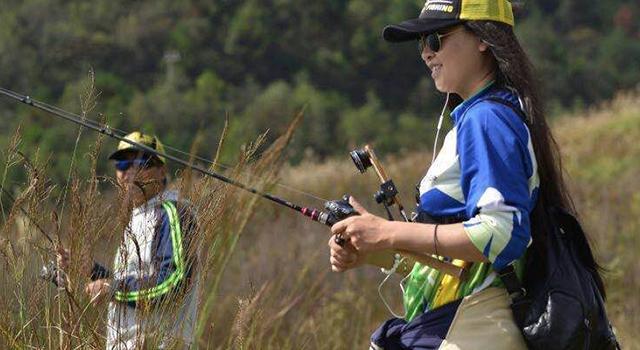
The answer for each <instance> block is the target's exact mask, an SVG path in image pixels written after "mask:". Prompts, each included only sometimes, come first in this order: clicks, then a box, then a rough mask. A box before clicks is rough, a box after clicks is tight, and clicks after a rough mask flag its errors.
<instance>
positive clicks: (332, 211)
mask: <svg viewBox="0 0 640 350" xmlns="http://www.w3.org/2000/svg"><path fill="white" fill-rule="evenodd" d="M349 197H351V196H349V195H348V194H345V195H344V196H342V199H339V200H335V201H328V202H326V203H325V204H324V208H325V209H327V211H328V213H327V214H328V215H327V216H328V218H327V224H328V225H330V226H333V224H335V223H336V222H338V221H342V220H344V219H346V218H348V217H349V216H352V215H358V212H357V211H356V210H355V209H354V208H353V207H352V206H351V204H349ZM334 241H335V242H336V243H337V244H338V245H340V246H343V245H344V243H345V239H344V238H343V237H342V235H336V237H335V238H334Z"/></svg>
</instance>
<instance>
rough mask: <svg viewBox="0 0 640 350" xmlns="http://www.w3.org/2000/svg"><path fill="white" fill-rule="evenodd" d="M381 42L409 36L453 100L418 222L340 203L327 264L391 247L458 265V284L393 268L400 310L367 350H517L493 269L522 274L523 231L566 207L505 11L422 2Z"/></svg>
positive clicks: (502, 1) (419, 269) (488, 2)
mask: <svg viewBox="0 0 640 350" xmlns="http://www.w3.org/2000/svg"><path fill="white" fill-rule="evenodd" d="M383 36H384V38H385V39H386V40H388V41H392V42H399V41H407V40H416V39H417V40H419V42H420V53H421V57H422V59H423V60H424V63H425V64H426V65H427V66H428V68H429V69H430V70H431V77H432V78H433V80H434V82H435V86H436V88H437V89H438V90H439V91H441V92H444V93H447V98H449V94H451V95H452V97H455V98H458V97H459V98H460V99H462V100H463V101H462V103H460V104H459V105H458V106H457V107H456V108H455V109H454V110H453V111H452V112H451V117H452V120H453V124H454V128H453V129H452V130H451V131H450V132H449V133H448V134H447V136H446V138H445V140H444V144H443V146H442V149H441V150H440V152H439V153H438V156H437V158H436V159H435V161H433V163H432V164H431V167H430V168H429V169H428V171H427V173H426V175H425V177H424V178H423V179H422V181H421V183H420V186H419V192H420V193H419V203H418V214H419V215H418V220H417V221H418V222H411V223H406V222H392V221H387V220H384V219H382V218H380V217H377V216H374V215H372V214H369V213H368V212H367V211H366V209H365V208H363V207H362V206H361V205H360V204H358V203H357V202H356V201H355V200H354V199H351V204H352V205H353V206H354V207H355V208H356V209H357V210H358V211H359V212H360V213H361V215H359V216H354V217H351V218H348V219H346V220H344V221H341V222H339V223H337V224H336V225H334V226H333V227H332V229H331V230H332V233H333V234H335V235H341V236H342V237H343V238H344V239H345V240H346V241H347V243H346V244H345V245H343V246H340V245H338V244H336V243H335V240H334V239H332V240H330V241H329V246H330V255H331V257H330V262H331V266H332V269H333V270H334V271H345V270H348V269H351V268H354V267H357V266H360V265H362V264H364V263H368V264H374V265H378V266H385V267H389V266H390V265H392V263H393V262H394V259H393V257H392V256H393V254H392V253H390V252H391V251H393V250H406V251H410V252H421V253H429V254H435V255H438V256H442V257H448V258H451V259H454V262H456V263H458V264H460V265H464V266H465V267H466V268H467V271H468V274H467V277H466V278H465V279H464V280H463V281H459V280H457V279H456V278H453V277H449V276H447V275H444V274H442V273H440V272H439V271H437V270H435V269H432V268H429V267H428V266H423V265H421V264H419V263H416V264H413V263H412V262H409V263H408V264H405V265H404V269H405V270H406V272H408V273H409V276H408V279H407V283H406V288H405V293H404V306H405V311H406V315H405V316H404V318H403V319H398V318H396V319H391V320H389V321H387V322H385V323H384V324H383V325H382V326H381V327H380V328H379V329H378V330H377V331H376V332H375V333H374V335H373V336H372V345H371V346H372V349H407V348H411V349H519V348H526V346H525V344H524V341H523V338H522V335H521V334H520V331H519V330H518V329H517V327H516V325H515V323H514V321H513V316H512V313H511V310H510V308H509V297H508V295H507V293H506V291H505V289H504V287H503V286H502V283H501V281H500V278H498V277H496V272H495V271H501V270H502V269H504V268H505V267H507V266H514V267H515V270H516V271H517V272H518V274H519V275H520V276H522V270H523V266H522V265H523V263H522V262H523V257H524V253H525V251H526V250H527V247H528V246H529V245H530V243H531V242H532V232H533V235H534V236H536V237H537V235H539V234H544V233H543V232H541V231H542V227H543V226H544V222H545V220H546V219H545V214H544V212H543V210H541V209H542V208H544V207H546V206H549V205H555V206H557V207H560V208H564V209H566V210H567V211H569V212H574V210H573V208H572V204H571V200H570V198H569V195H568V193H567V191H566V190H565V186H564V184H563V180H562V176H561V170H560V169H561V167H560V162H559V157H558V152H557V146H556V144H555V141H554V140H553V138H552V136H551V133H550V130H549V128H548V125H547V124H546V122H545V119H544V115H543V112H542V106H541V103H540V100H539V97H538V94H537V91H536V87H535V86H534V84H533V82H534V80H535V79H534V77H533V71H532V67H531V65H530V63H529V60H528V58H527V57H526V55H525V53H524V51H523V50H522V48H521V46H520V44H519V43H518V41H517V39H516V37H515V35H514V33H513V13H512V10H511V5H510V3H509V2H508V1H507V0H454V1H433V0H429V1H427V3H426V4H425V6H424V8H423V10H422V12H421V14H420V16H419V18H417V19H413V20H408V21H405V22H402V23H400V24H398V25H391V26H387V27H386V28H385V30H384V33H383ZM436 142H437V140H436ZM434 152H435V150H434ZM403 262H405V263H407V261H406V260H404V261H403ZM401 270H402V267H401Z"/></svg>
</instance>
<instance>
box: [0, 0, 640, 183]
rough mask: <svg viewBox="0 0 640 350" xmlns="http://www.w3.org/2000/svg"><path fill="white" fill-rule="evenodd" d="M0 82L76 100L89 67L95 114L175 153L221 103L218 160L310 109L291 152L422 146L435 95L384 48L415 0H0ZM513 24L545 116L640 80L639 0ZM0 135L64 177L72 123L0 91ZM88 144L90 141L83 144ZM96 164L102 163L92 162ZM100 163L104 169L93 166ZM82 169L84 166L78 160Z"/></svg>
mask: <svg viewBox="0 0 640 350" xmlns="http://www.w3.org/2000/svg"><path fill="white" fill-rule="evenodd" d="M0 3H1V8H2V11H0V85H1V86H3V87H5V88H10V89H13V90H16V91H18V92H22V93H25V94H28V95H31V96H33V97H35V98H38V99H41V100H44V101H46V102H48V103H50V104H56V105H61V106H63V107H64V108H68V109H70V110H72V111H75V112H80V111H81V106H80V101H79V96H80V94H81V93H82V89H83V88H82V84H81V82H82V81H86V79H87V78H86V76H87V74H88V72H89V71H90V70H93V71H94V72H95V83H96V88H97V90H98V91H99V92H100V95H99V97H98V104H97V105H96V106H95V108H94V109H93V110H92V111H91V113H90V114H89V115H88V116H89V117H90V118H94V119H97V118H102V117H104V118H106V120H107V121H108V123H109V124H110V125H111V126H113V127H117V128H121V129H125V130H131V129H138V128H143V129H144V130H147V131H148V132H155V133H157V134H158V135H159V136H160V137H161V139H163V140H165V142H166V143H167V144H170V145H172V146H175V147H178V148H180V149H189V146H190V145H191V143H192V142H193V140H194V139H195V138H196V136H197V135H198V134H200V136H201V137H203V139H204V143H203V144H201V147H200V148H199V153H200V154H201V155H202V156H206V157H209V156H211V153H213V152H214V149H215V146H216V145H217V141H218V138H219V133H220V131H221V129H222V126H223V124H224V119H225V114H228V115H229V116H230V120H231V131H230V135H229V142H230V146H231V147H227V148H226V151H225V154H223V156H224V157H223V159H224V160H227V161H230V160H231V159H234V158H235V157H236V155H237V152H238V149H239V147H238V146H239V145H240V144H242V143H244V142H246V141H248V140H250V139H253V138H254V137H255V136H256V135H257V134H259V133H261V132H264V131H265V130H266V129H270V130H271V132H270V135H272V137H275V135H277V134H278V133H279V132H281V131H282V128H283V127H284V125H285V124H286V123H287V121H288V120H290V119H291V117H292V116H293V115H294V114H295V113H296V112H297V111H299V110H300V109H303V108H304V115H305V120H304V122H303V123H302V125H301V127H300V130H298V133H297V136H296V138H295V140H294V143H293V145H292V147H290V150H289V152H290V159H291V161H293V162H299V161H300V160H301V159H303V158H304V157H314V158H315V159H324V158H325V157H327V156H331V155H335V154H342V153H343V152H344V151H345V150H346V149H347V148H349V147H350V146H353V145H354V144H359V143H362V142H374V143H375V144H376V145H377V149H378V150H379V152H380V153H382V154H386V153H389V152H402V151H403V150H409V149H422V148H425V147H429V145H430V144H431V140H432V137H433V136H432V129H433V124H434V122H433V119H434V117H435V116H436V115H437V114H438V112H439V108H440V106H441V104H442V103H443V101H442V100H443V99H442V96H440V95H439V94H438V93H437V92H436V91H435V89H434V87H433V84H432V82H431V80H430V78H429V77H428V74H426V73H427V71H426V68H425V67H424V64H423V63H422V62H421V60H420V58H419V55H418V53H417V50H416V45H414V44H413V43H406V44H389V43H386V42H384V41H383V40H382V39H381V35H380V34H381V30H382V28H383V26H384V25H386V24H389V23H393V22H397V21H400V20H403V19H406V18H410V17H415V16H416V15H417V13H418V12H419V9H420V8H421V6H422V4H423V1H418V0H372V1H363V0H342V1H306V2H305V1H292V0H277V1H273V0H268V1H257V0H247V1H201V0H185V1H167V0H159V1H136V2H130V1H121V0H96V1H90V2H87V1H61V0H49V1H43V0H24V1H16V0H0ZM516 5H517V6H516V8H517V11H516V16H517V31H518V33H519V36H520V37H521V39H522V42H523V43H524V45H525V47H526V49H527V51H528V52H529V53H530V55H531V57H532V59H533V61H534V63H535V64H536V66H537V67H538V68H539V77H540V80H541V82H542V84H543V86H544V95H545V97H546V100H547V105H548V106H549V108H550V111H551V112H552V114H556V112H557V111H558V110H561V109H572V108H580V107H585V106H589V105H592V104H594V103H597V102H599V101H602V100H606V99H609V98H611V97H612V96H613V95H614V93H615V92H616V91H619V90H623V89H629V88H632V87H634V86H635V85H636V84H637V83H638V81H640V64H639V63H638V62H639V60H638V57H640V25H639V23H640V21H638V15H640V7H639V5H638V3H637V2H636V1H630V0H611V1H606V2H605V1H597V2H593V1H587V0H567V1H562V2H557V1H550V0H544V1H526V2H518V3H517V4H516ZM0 118H1V120H2V123H1V124H0V134H1V135H2V138H0V143H2V144H0V146H2V147H4V146H6V142H7V139H8V137H7V135H9V134H11V133H12V132H13V131H14V130H15V128H16V127H17V126H18V125H22V132H23V134H24V140H23V143H22V145H21V148H22V150H23V152H25V153H27V154H28V155H30V156H34V154H35V152H36V151H37V150H39V151H40V157H41V158H43V159H48V158H49V157H50V161H51V166H52V167H53V168H54V170H53V174H52V175H53V176H54V179H56V180H60V179H63V178H64V177H65V176H66V169H67V165H68V160H69V159H70V157H71V153H72V150H73V148H74V141H75V139H76V137H75V136H76V133H77V129H75V127H72V126H71V125H69V124H66V123H64V122H60V121H58V120H55V119H51V117H49V116H45V115H43V114H42V113H37V112H35V111H33V110H27V109H24V108H18V107H17V106H16V105H15V104H14V103H13V102H11V101H8V100H6V99H5V98H2V99H0ZM89 143H90V141H89V140H86V137H83V138H82V139H81V140H80V148H79V150H80V151H83V150H84V151H86V149H87V145H88V144H89ZM101 166H102V165H101ZM100 170H105V168H102V167H101V168H100ZM80 171H81V174H82V173H84V174H86V173H87V171H88V166H85V165H83V164H80Z"/></svg>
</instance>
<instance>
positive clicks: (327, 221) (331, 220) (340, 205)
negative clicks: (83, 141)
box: [0, 87, 356, 226]
mask: <svg viewBox="0 0 640 350" xmlns="http://www.w3.org/2000/svg"><path fill="white" fill-rule="evenodd" d="M0 94H2V95H5V96H7V97H9V98H11V99H14V100H17V101H19V102H22V103H24V104H26V105H28V106H31V107H34V108H37V109H40V110H42V111H45V112H47V113H49V114H52V115H54V116H57V117H60V118H62V119H65V120H67V121H70V122H72V123H75V124H78V125H80V126H83V127H86V128H88V129H91V130H93V131H97V132H98V133H100V134H103V135H106V136H108V137H111V138H114V139H116V140H119V141H123V142H126V143H128V144H130V145H132V146H134V147H136V148H138V149H141V150H143V151H145V152H148V153H150V154H154V155H156V156H161V157H164V158H166V159H169V160H171V161H173V162H175V163H177V164H180V165H183V166H185V167H187V168H190V169H193V170H195V171H197V172H199V173H201V174H203V175H206V176H210V177H212V178H214V179H217V180H220V181H222V182H225V183H227V184H230V185H232V186H235V187H237V188H240V189H242V190H245V191H247V192H250V193H253V194H256V195H258V196H260V197H263V198H266V199H268V200H270V201H272V202H275V203H276V204H278V205H281V206H284V207H287V208H289V209H292V210H294V211H297V212H299V213H301V214H302V215H304V216H307V217H309V218H310V219H311V220H313V221H317V222H319V223H321V224H324V225H327V226H333V225H334V224H335V223H336V222H338V221H340V220H342V219H344V218H346V217H347V216H350V215H355V214H356V212H355V210H353V208H351V209H349V208H350V206H349V204H348V202H346V203H345V201H344V199H343V200H339V201H328V202H327V203H326V204H325V208H326V209H327V210H328V212H325V211H321V210H318V209H315V208H310V207H302V206H300V205H297V204H294V203H292V202H289V201H287V200H285V199H282V198H279V197H276V196H274V195H272V194H269V193H266V192H263V191H260V190H258V189H256V188H253V187H249V186H247V185H245V184H243V183H241V182H238V181H236V180H233V179H231V178H228V177H226V176H224V175H222V174H219V173H217V172H214V171H211V170H208V169H205V168H203V167H201V166H198V165H195V164H191V163H189V162H187V161H185V160H184V159H181V158H178V157H175V156H173V155H170V154H167V153H165V152H159V151H157V150H155V149H153V148H151V147H149V146H146V145H143V144H140V143H138V142H135V141H132V140H129V139H127V138H125V137H124V136H121V135H118V134H117V133H115V132H114V131H113V130H112V129H111V128H110V127H109V126H108V125H105V124H102V123H98V122H95V121H92V120H88V119H86V118H82V117H81V116H79V115H77V114H74V113H71V112H68V111H65V110H63V109H61V108H58V107H56V106H51V105H49V104H46V103H44V102H40V101H38V100H35V99H33V98H31V97H30V96H27V95H22V94H19V93H17V92H15V91H12V90H8V89H5V88H2V87H0ZM345 204H346V205H345Z"/></svg>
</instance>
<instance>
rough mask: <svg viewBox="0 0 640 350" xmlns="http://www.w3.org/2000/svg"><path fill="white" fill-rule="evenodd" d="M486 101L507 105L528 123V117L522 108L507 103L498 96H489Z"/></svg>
mask: <svg viewBox="0 0 640 350" xmlns="http://www.w3.org/2000/svg"><path fill="white" fill-rule="evenodd" d="M483 100H484V101H491V102H496V103H499V104H501V105H505V106H507V107H509V108H511V109H512V110H513V111H514V112H516V114H517V115H518V116H519V117H520V118H521V119H522V121H523V122H525V124H526V122H527V115H526V114H525V113H524V111H523V110H522V108H521V107H520V106H516V105H515V104H513V103H511V102H509V101H506V100H504V99H502V98H500V97H498V96H487V97H486V98H484V99H483Z"/></svg>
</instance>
